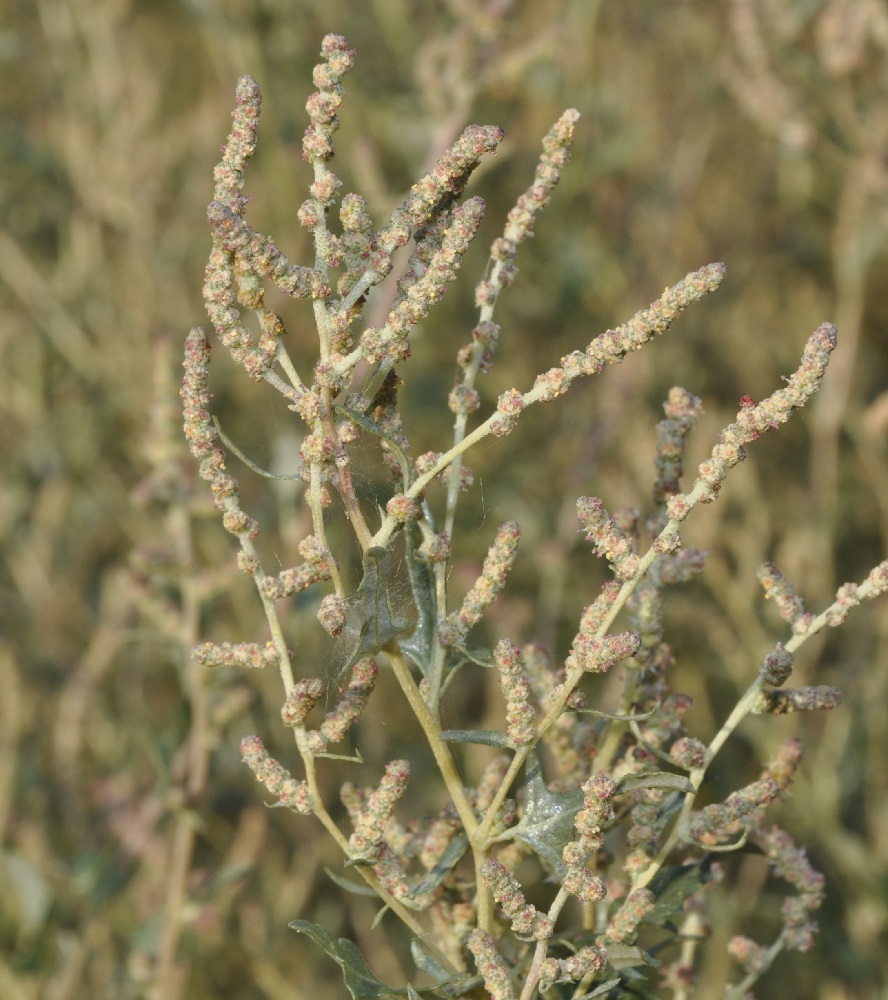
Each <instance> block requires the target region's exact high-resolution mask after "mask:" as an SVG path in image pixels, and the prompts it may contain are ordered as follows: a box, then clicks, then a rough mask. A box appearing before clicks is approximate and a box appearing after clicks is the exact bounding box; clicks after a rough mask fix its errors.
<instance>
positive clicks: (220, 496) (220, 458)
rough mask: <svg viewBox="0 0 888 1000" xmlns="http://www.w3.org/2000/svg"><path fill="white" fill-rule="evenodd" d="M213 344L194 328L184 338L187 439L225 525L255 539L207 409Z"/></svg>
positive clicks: (256, 528) (253, 527) (255, 528)
mask: <svg viewBox="0 0 888 1000" xmlns="http://www.w3.org/2000/svg"><path fill="white" fill-rule="evenodd" d="M209 364H210V344H209V341H208V340H207V338H206V335H205V334H204V332H203V330H202V329H201V328H200V327H199V326H196V327H194V328H193V329H192V330H191V332H190V333H189V334H188V336H187V337H186V339H185V361H184V362H183V364H182V367H183V368H184V369H185V376H184V378H183V379H182V390H181V395H182V402H183V411H184V416H185V438H186V440H187V441H188V447H189V449H190V451H191V454H192V455H193V456H194V457H195V458H196V459H197V461H198V466H199V472H200V477H201V479H206V480H207V481H208V482H209V484H210V488H211V489H212V491H213V500H214V502H215V504H216V507H217V509H219V510H221V511H222V525H223V527H224V528H225V530H226V531H230V532H231V533H232V534H233V535H237V536H239V537H245V538H248V539H253V538H255V537H256V535H258V533H259V525H258V524H257V523H256V521H254V520H253V518H251V517H248V516H247V515H246V514H245V513H244V512H243V510H241V506H240V491H239V488H238V483H237V480H236V479H234V478H233V477H232V476H229V475H228V474H227V473H225V472H223V471H222V470H223V469H224V468H225V456H224V454H223V452H222V449H221V448H220V447H219V446H218V445H217V444H216V441H217V439H218V437H219V435H218V432H217V430H216V428H215V427H214V426H213V422H212V421H211V420H210V415H209V413H208V412H207V410H206V407H207V406H208V405H209V402H210V392H209V389H208V388H207V386H208V382H209Z"/></svg>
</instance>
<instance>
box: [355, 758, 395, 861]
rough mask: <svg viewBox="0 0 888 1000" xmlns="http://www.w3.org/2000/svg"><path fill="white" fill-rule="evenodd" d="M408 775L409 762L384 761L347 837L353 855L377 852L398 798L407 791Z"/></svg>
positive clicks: (368, 855) (361, 856) (376, 854)
mask: <svg viewBox="0 0 888 1000" xmlns="http://www.w3.org/2000/svg"><path fill="white" fill-rule="evenodd" d="M409 778H410V762H409V761H406V760H393V761H390V762H389V763H388V764H386V767H385V775H384V776H383V778H382V781H380V783H379V787H378V788H377V789H376V791H374V792H372V793H371V794H370V796H369V797H368V799H367V802H366V805H365V807H364V809H363V811H362V812H361V814H360V816H359V817H358V819H357V822H356V823H355V832H354V833H353V834H352V835H351V837H350V838H349V841H348V845H349V851H350V853H351V855H352V857H359V858H373V859H375V858H376V857H377V856H378V855H379V852H380V844H381V843H382V838H383V835H384V834H385V826H386V823H388V821H389V818H390V817H391V815H392V812H393V810H394V808H395V805H396V803H397V801H398V799H400V798H401V796H402V795H403V794H404V792H405V791H406V790H407V782H408V780H409Z"/></svg>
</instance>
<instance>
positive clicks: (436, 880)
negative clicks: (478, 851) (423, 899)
mask: <svg viewBox="0 0 888 1000" xmlns="http://www.w3.org/2000/svg"><path fill="white" fill-rule="evenodd" d="M468 847H469V838H468V837H467V836H466V835H465V834H464V833H459V834H457V835H456V836H455V837H454V838H453V839H452V840H451V841H450V843H449V844H448V845H447V847H446V848H445V849H444V850H443V851H442V852H441V857H440V858H438V860H437V862H436V863H435V866H434V867H433V868H432V869H431V871H429V872H428V874H427V875H426V876H425V878H424V879H423V880H422V881H421V882H420V883H419V884H417V885H415V886H413V894H414V895H416V896H422V895H425V893H427V892H431V891H432V889H435V888H437V887H438V886H439V885H440V884H441V883H442V882H443V881H444V879H445V878H447V876H448V875H449V874H450V872H452V871H453V869H454V868H455V867H456V865H457V864H458V863H459V861H460V859H461V858H462V857H463V856H464V855H465V853H466V851H467V850H468Z"/></svg>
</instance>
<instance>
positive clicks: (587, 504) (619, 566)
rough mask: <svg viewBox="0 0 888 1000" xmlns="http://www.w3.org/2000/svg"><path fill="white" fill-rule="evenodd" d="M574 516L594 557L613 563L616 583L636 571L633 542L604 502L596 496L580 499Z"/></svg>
mask: <svg viewBox="0 0 888 1000" xmlns="http://www.w3.org/2000/svg"><path fill="white" fill-rule="evenodd" d="M577 517H578V518H579V521H580V524H581V525H582V526H583V529H584V530H585V532H586V538H587V540H588V541H590V542H591V543H592V547H593V548H594V549H595V554H596V555H597V556H603V557H604V558H606V559H607V560H608V562H610V563H611V564H612V566H613V570H614V575H615V576H616V577H617V579H618V580H629V579H631V578H632V577H633V576H634V575H635V572H636V570H637V568H638V553H637V552H636V549H635V542H634V541H633V540H632V538H631V537H630V536H629V535H628V534H627V533H626V532H625V531H623V529H622V528H621V527H620V526H619V524H617V520H616V518H614V517H612V516H611V515H610V514H609V513H608V512H607V510H606V509H605V506H604V501H603V500H601V499H600V498H599V497H580V499H579V500H577Z"/></svg>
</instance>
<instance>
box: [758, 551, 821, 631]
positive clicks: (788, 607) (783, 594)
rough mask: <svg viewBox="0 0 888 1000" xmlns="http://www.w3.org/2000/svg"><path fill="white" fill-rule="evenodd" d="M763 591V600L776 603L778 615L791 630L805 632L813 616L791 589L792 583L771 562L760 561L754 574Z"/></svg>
mask: <svg viewBox="0 0 888 1000" xmlns="http://www.w3.org/2000/svg"><path fill="white" fill-rule="evenodd" d="M755 575H756V576H757V577H758V579H759V583H761V585H762V589H763V590H764V592H765V600H768V601H773V602H774V603H775V604H776V605H777V610H778V612H779V613H780V617H781V618H782V619H783V620H784V621H786V622H789V624H790V625H791V626H792V630H793V632H802V633H803V632H805V631H807V629H808V626H809V625H810V624H811V619H812V618H813V617H814V616H813V615H811V614H810V613H809V612H806V611H805V602H804V601H803V600H802V599H801V597H799V596H798V594H796V592H795V591H794V590H793V587H792V584H791V583H790V582H789V580H787V579H786V577H785V576H784V575H783V574H782V573H781V572H780V570H779V569H778V568H777V567H776V566H775V565H774V563H772V562H766V563H762V565H761V566H759V568H758V569H757V570H756V574H755Z"/></svg>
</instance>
